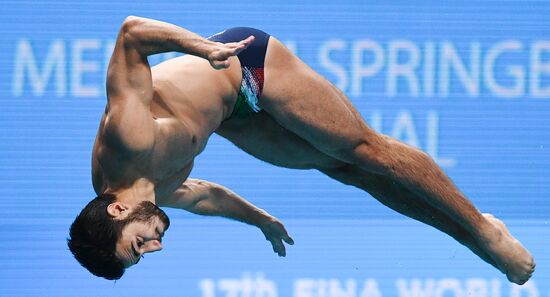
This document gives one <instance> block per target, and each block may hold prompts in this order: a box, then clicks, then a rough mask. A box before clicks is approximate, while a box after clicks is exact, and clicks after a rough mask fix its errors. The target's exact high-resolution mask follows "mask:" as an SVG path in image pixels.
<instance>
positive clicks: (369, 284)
mask: <svg viewBox="0 0 550 297" xmlns="http://www.w3.org/2000/svg"><path fill="white" fill-rule="evenodd" d="M359 297H382V292H380V289H379V288H378V283H377V282H376V280H375V279H371V278H369V279H366V280H365V282H364V283H363V290H362V291H361V295H359Z"/></svg>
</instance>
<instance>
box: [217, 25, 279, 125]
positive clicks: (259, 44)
mask: <svg viewBox="0 0 550 297" xmlns="http://www.w3.org/2000/svg"><path fill="white" fill-rule="evenodd" d="M250 35H254V37H255V39H254V41H253V42H252V44H250V45H249V46H248V47H247V48H246V49H244V50H243V51H241V52H240V53H239V54H238V55H237V57H238V58H239V61H240V62H241V69H242V74H243V79H242V82H241V87H240V90H239V94H238V97H237V101H236V103H235V107H234V108H233V112H232V113H231V116H230V117H229V118H232V117H237V118H244V117H247V116H249V115H251V114H252V113H257V112H260V111H261V110H262V109H261V107H260V106H258V99H259V98H260V96H261V95H262V90H263V87H264V60H265V54H266V51H267V43H268V42H269V34H267V33H265V32H263V31H261V30H258V29H254V28H247V27H237V28H231V29H227V30H225V31H223V32H220V33H217V34H214V35H212V36H210V37H208V39H209V40H212V41H215V42H221V43H229V42H238V41H241V40H243V39H246V38H247V37H249V36H250Z"/></svg>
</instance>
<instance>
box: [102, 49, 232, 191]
mask: <svg viewBox="0 0 550 297" xmlns="http://www.w3.org/2000/svg"><path fill="white" fill-rule="evenodd" d="M151 76H152V82H153V101H152V104H151V114H152V116H153V119H154V121H156V123H157V124H158V125H157V127H158V128H159V129H160V131H158V133H159V134H160V135H161V136H160V137H158V138H157V141H156V142H155V145H154V147H153V149H152V151H151V152H149V153H148V154H147V155H145V156H144V155H143V154H134V153H132V152H127V151H122V150H118V149H117V148H116V146H113V145H108V143H109V140H108V139H107V137H106V136H105V129H104V127H105V122H106V120H107V113H105V114H104V115H103V118H102V120H101V123H100V127H99V130H98V133H97V137H96V141H95V144H94V148H93V155H92V179H93V186H94V189H95V191H96V193H98V194H99V193H102V192H104V191H105V190H106V189H107V188H112V189H113V188H118V187H124V186H127V185H129V184H131V183H133V182H134V181H136V180H137V179H139V178H146V179H148V180H150V181H152V182H153V183H154V184H155V193H156V197H157V199H162V197H165V196H166V195H169V194H171V193H172V192H173V191H174V190H176V189H177V188H178V187H179V186H181V184H182V183H183V182H184V181H185V180H186V179H187V177H188V176H189V173H190V172H191V169H192V166H193V160H194V158H195V156H197V155H198V154H199V153H200V152H201V151H202V150H203V149H204V147H205V146H206V143H207V141H208V138H209V137H210V135H211V134H212V133H213V132H214V131H215V130H216V129H217V128H218V127H219V126H220V124H221V123H222V121H223V120H224V119H226V118H227V117H228V116H229V115H230V114H231V111H232V109H233V106H234V104H235V100H236V97H237V93H238V90H239V86H240V82H241V70H240V64H239V61H238V59H237V58H236V57H232V60H231V66H230V67H229V68H228V69H225V70H215V69H213V68H212V67H211V66H210V64H209V63H208V61H206V60H204V59H201V58H198V57H194V56H191V55H186V56H182V57H178V58H174V59H171V60H168V61H166V62H163V63H161V64H159V65H157V66H155V67H152V68H151Z"/></svg>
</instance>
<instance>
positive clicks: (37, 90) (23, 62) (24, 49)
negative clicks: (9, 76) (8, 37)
mask: <svg viewBox="0 0 550 297" xmlns="http://www.w3.org/2000/svg"><path fill="white" fill-rule="evenodd" d="M54 69H55V86H56V88H55V95H56V96H57V97H62V96H65V93H66V90H67V87H66V84H65V81H66V79H65V71H66V69H65V44H64V43H63V41H61V40H58V39H56V40H54V41H52V43H51V45H50V49H49V50H48V54H47V56H46V61H45V62H44V64H43V68H42V71H41V72H40V71H39V70H38V66H37V65H36V61H35V57H34V54H33V50H32V46H31V44H30V42H29V41H28V40H27V39H22V40H19V42H18V43H17V46H16V52H15V67H14V75H13V85H12V86H13V87H12V94H13V96H15V97H19V96H21V95H22V94H23V87H24V83H25V73H27V74H28V77H29V79H30V84H31V87H32V90H33V94H34V95H35V96H42V95H43V94H44V91H45V90H46V86H47V84H48V81H49V80H50V76H51V74H52V72H53V71H54ZM25 71H27V72H25Z"/></svg>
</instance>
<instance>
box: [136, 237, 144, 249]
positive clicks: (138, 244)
mask: <svg viewBox="0 0 550 297" xmlns="http://www.w3.org/2000/svg"><path fill="white" fill-rule="evenodd" d="M143 244H144V242H143V239H141V238H140V239H138V240H137V246H138V247H141V246H142V245H143Z"/></svg>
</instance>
